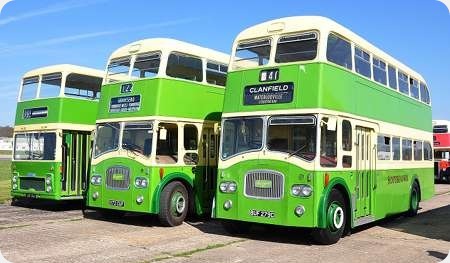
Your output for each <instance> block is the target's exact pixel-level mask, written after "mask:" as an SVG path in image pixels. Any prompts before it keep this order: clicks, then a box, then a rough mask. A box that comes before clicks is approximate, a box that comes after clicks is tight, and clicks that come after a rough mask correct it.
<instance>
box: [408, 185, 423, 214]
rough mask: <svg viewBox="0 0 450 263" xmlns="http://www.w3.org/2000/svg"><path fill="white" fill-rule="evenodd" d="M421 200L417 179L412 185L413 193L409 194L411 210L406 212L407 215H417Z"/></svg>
mask: <svg viewBox="0 0 450 263" xmlns="http://www.w3.org/2000/svg"><path fill="white" fill-rule="evenodd" d="M419 202H420V190H419V185H418V184H417V181H414V183H413V185H412V187H411V194H410V196H409V210H408V212H406V215H407V216H411V217H413V216H415V215H417V212H418V211H419Z"/></svg>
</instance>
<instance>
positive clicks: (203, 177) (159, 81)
mask: <svg viewBox="0 0 450 263" xmlns="http://www.w3.org/2000/svg"><path fill="white" fill-rule="evenodd" d="M228 62H229V56H228V55H226V54H223V53H220V52H217V51H213V50H210V49H207V48H203V47H199V46H196V45H192V44H188V43H185V42H181V41H177V40H173V39H165V38H155V39H147V40H142V41H137V42H134V43H131V44H128V45H126V46H124V47H121V48H119V49H118V50H116V51H115V52H113V54H112V55H111V57H110V58H109V61H108V66H107V77H106V83H105V84H104V85H103V87H102V97H101V99H100V107H99V111H98V115H97V129H96V136H95V141H94V151H93V160H92V169H91V177H90V186H89V191H88V195H87V206H88V207H89V208H94V209H97V210H98V211H99V212H105V213H106V214H110V212H113V213H117V212H119V213H120V212H122V213H123V212H125V211H129V212H142V213H151V214H158V215H159V218H160V221H161V223H162V224H163V225H165V226H175V225H179V224H181V223H182V222H183V220H184V218H185V217H186V214H187V213H188V211H190V212H192V213H195V214H204V213H208V212H210V211H211V201H212V196H213V195H214V192H215V184H214V183H215V181H216V179H215V177H216V171H217V153H216V152H218V150H217V149H218V134H217V130H218V129H217V127H218V124H219V122H220V115H221V110H222V105H223V96H224V90H225V81H226V72H227V65H228Z"/></svg>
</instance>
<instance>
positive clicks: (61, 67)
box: [23, 64, 105, 79]
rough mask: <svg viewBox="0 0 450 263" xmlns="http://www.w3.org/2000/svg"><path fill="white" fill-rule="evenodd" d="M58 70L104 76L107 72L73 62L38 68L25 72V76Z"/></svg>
mask: <svg viewBox="0 0 450 263" xmlns="http://www.w3.org/2000/svg"><path fill="white" fill-rule="evenodd" d="M57 72H67V73H76V74H80V75H87V76H93V77H98V78H102V79H103V77H104V76H105V72H104V71H103V70H98V69H93V68H88V67H81V66H76V65H71V64H59V65H51V66H47V67H41V68H37V69H33V70H31V71H28V72H27V73H25V74H24V76H23V77H24V78H28V77H34V76H38V75H43V74H51V73H57Z"/></svg>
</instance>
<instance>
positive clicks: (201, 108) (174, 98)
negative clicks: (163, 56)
mask: <svg viewBox="0 0 450 263" xmlns="http://www.w3.org/2000/svg"><path fill="white" fill-rule="evenodd" d="M126 83H132V84H133V88H132V91H131V92H130V93H125V94H121V85H122V84H123V83H119V84H109V85H105V86H103V87H102V96H101V98H100V107H99V111H98V116H97V119H110V118H125V117H147V116H167V117H179V118H192V119H202V120H214V121H219V120H220V116H221V111H222V105H223V96H224V91H225V89H224V88H220V87H212V86H208V85H204V84H201V83H194V82H190V81H184V80H176V79H164V78H155V79H143V80H137V81H132V82H126ZM133 95H140V96H141V104H140V109H139V110H138V111H134V112H117V113H110V112H109V107H110V102H111V98H115V97H125V96H133Z"/></svg>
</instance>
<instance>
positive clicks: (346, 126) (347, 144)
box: [342, 120, 352, 168]
mask: <svg viewBox="0 0 450 263" xmlns="http://www.w3.org/2000/svg"><path fill="white" fill-rule="evenodd" d="M342 150H343V151H351V150H352V125H351V123H350V122H349V121H348V120H343V121H342ZM342 167H344V168H351V167H352V156H351V153H344V155H343V156H342Z"/></svg>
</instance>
